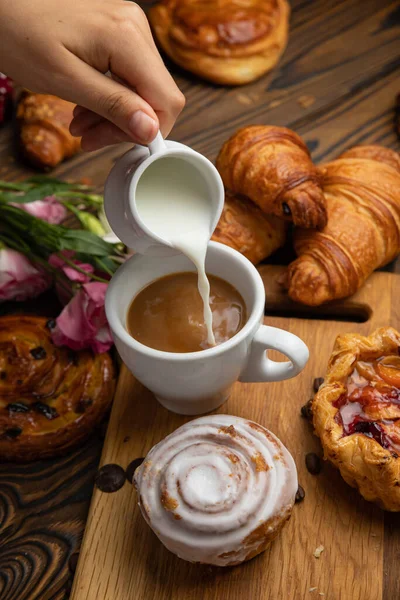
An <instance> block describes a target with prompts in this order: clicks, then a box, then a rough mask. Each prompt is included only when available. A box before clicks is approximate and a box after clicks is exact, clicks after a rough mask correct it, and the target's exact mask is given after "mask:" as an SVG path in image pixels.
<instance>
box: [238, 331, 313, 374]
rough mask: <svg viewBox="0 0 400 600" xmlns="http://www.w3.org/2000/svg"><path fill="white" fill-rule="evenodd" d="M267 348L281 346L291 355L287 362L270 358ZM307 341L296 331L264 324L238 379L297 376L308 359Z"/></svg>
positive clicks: (283, 351)
mask: <svg viewBox="0 0 400 600" xmlns="http://www.w3.org/2000/svg"><path fill="white" fill-rule="evenodd" d="M268 350H278V351H279V352H282V354H284V355H285V356H287V357H288V358H289V361H286V362H276V361H275V360H271V359H270V358H268ZM308 357H309V351H308V348H307V346H306V344H305V343H304V342H303V341H302V340H301V339H300V338H298V337H297V335H293V333H289V332H288V331H284V330H283V329H277V328H276V327H268V326H267V325H261V326H260V327H259V329H258V330H257V332H256V334H255V336H254V338H253V341H252V343H251V346H250V354H249V358H248V362H247V366H246V367H245V368H244V370H243V372H242V373H241V375H240V378H239V381H243V382H257V381H258V382H261V381H283V380H284V379H290V378H291V377H295V376H296V375H298V374H299V373H300V371H302V370H303V369H304V367H305V365H306V363H307V361H308Z"/></svg>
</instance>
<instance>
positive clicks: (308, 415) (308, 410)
mask: <svg viewBox="0 0 400 600" xmlns="http://www.w3.org/2000/svg"><path fill="white" fill-rule="evenodd" d="M300 414H301V416H302V417H304V419H308V420H309V421H311V419H312V415H313V413H312V400H309V401H308V402H306V403H305V405H304V406H302V407H301V409H300Z"/></svg>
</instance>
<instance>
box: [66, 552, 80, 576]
mask: <svg viewBox="0 0 400 600" xmlns="http://www.w3.org/2000/svg"><path fill="white" fill-rule="evenodd" d="M78 560H79V552H74V553H73V554H71V556H70V557H69V561H68V566H69V570H70V571H71V573H72V574H74V573H75V571H76V567H77V565H78Z"/></svg>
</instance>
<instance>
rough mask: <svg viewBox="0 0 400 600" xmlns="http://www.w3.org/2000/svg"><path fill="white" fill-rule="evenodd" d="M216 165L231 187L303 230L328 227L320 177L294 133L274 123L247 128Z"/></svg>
mask: <svg viewBox="0 0 400 600" xmlns="http://www.w3.org/2000/svg"><path fill="white" fill-rule="evenodd" d="M216 165H217V169H218V171H219V172H220V175H221V177H222V180H223V182H224V184H225V187H227V188H228V189H230V190H232V191H233V192H235V193H239V194H244V195H245V196H247V197H248V198H250V200H252V201H253V202H255V203H256V204H257V205H258V206H259V207H260V208H261V210H262V211H263V212H264V213H266V214H273V215H276V216H278V217H281V218H283V219H286V220H288V221H293V223H294V224H295V225H298V226H299V227H316V228H323V227H324V226H325V225H326V221H327V214H326V203H325V198H324V195H323V193H322V189H321V185H320V175H319V174H318V170H317V167H315V166H314V164H313V162H312V160H311V156H310V153H309V151H308V148H307V146H306V145H305V143H304V142H303V140H302V139H301V137H299V136H298V135H297V134H296V133H295V132H294V131H291V130H290V129H286V127H274V126H269V125H251V126H249V127H243V128H242V129H239V130H238V131H237V132H236V133H235V134H234V135H233V136H232V137H231V138H230V139H229V140H228V141H227V142H225V144H224V145H223V146H222V148H221V150H220V153H219V155H218V158H217V162H216Z"/></svg>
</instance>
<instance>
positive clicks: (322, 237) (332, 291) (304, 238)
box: [286, 146, 400, 306]
mask: <svg viewBox="0 0 400 600" xmlns="http://www.w3.org/2000/svg"><path fill="white" fill-rule="evenodd" d="M320 172H321V176H322V185H323V191H324V194H325V198H326V202H327V208H328V224H327V226H326V227H325V229H323V230H322V231H308V230H307V231H306V230H298V231H296V232H295V235H294V248H295V250H296V254H297V256H298V258H297V259H296V260H295V261H294V262H293V263H292V264H291V265H289V268H288V272H287V279H286V286H287V288H288V290H289V296H290V297H291V299H292V300H294V301H297V302H301V303H303V304H308V305H310V306H318V305H320V304H323V303H324V302H329V301H330V300H337V299H339V298H345V297H346V296H351V295H352V294H354V293H355V292H356V291H357V290H358V289H359V288H360V287H361V285H362V284H363V283H364V282H365V280H366V279H367V278H368V277H369V275H371V273H372V272H373V271H374V270H375V269H378V268H379V267H383V266H384V265H386V264H387V263H389V262H390V261H392V260H393V259H394V258H395V257H396V256H397V255H398V254H399V253H400V157H399V155H398V154H397V152H394V151H393V150H389V149H388V148H383V147H381V146H356V147H355V148H352V149H351V150H348V151H347V152H345V153H344V154H342V156H340V157H339V158H338V159H337V160H334V161H333V162H331V163H328V164H327V165H325V166H322V167H321V169H320Z"/></svg>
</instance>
